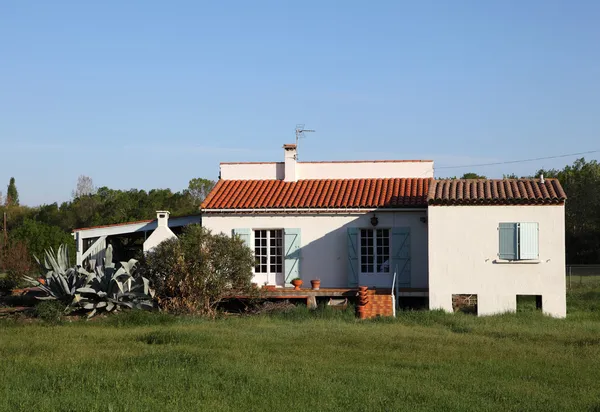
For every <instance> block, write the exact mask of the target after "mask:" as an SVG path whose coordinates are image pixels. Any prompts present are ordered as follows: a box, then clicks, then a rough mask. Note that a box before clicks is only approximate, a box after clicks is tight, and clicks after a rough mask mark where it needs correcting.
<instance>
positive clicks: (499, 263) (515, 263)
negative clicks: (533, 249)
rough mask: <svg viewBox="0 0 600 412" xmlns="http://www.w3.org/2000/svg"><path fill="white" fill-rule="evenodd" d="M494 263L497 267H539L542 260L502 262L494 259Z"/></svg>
mask: <svg viewBox="0 0 600 412" xmlns="http://www.w3.org/2000/svg"><path fill="white" fill-rule="evenodd" d="M492 263H495V264H497V265H537V264H540V263H542V261H541V260H539V259H535V260H500V259H494V260H493V261H492Z"/></svg>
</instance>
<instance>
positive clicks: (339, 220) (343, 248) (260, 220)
mask: <svg viewBox="0 0 600 412" xmlns="http://www.w3.org/2000/svg"><path fill="white" fill-rule="evenodd" d="M426 214H427V212H426V210H423V211H416V212H379V211H378V212H376V215H377V218H378V219H379V224H378V226H377V227H378V228H392V227H410V228H411V266H412V267H411V287H413V288H426V287H427V265H428V261H427V224H426V223H423V222H421V221H420V218H421V217H424V216H426ZM372 216H373V213H364V214H311V215H308V214H292V213H286V214H285V215H283V214H279V215H276V214H271V215H266V214H257V215H241V214H240V215H234V214H229V213H224V214H210V213H207V214H205V215H203V217H202V226H204V227H206V228H208V229H210V230H212V231H213V232H214V233H218V232H222V233H224V234H226V235H231V234H232V231H233V229H241V228H248V229H286V228H289V229H300V230H301V234H300V238H301V249H300V250H301V251H300V253H301V258H300V272H299V273H300V274H299V276H300V278H301V279H302V280H303V281H304V284H305V285H306V284H309V282H310V280H311V279H315V278H320V279H321V286H322V287H324V288H326V287H327V288H336V287H337V288H344V287H347V286H348V233H347V229H348V228H350V227H359V228H372V226H371V223H370V219H371V217H372ZM251 242H252V243H253V240H251ZM284 270H285V269H284ZM253 282H255V283H257V284H259V285H260V284H263V283H264V280H263V279H262V278H260V277H259V276H256V277H255V278H254V280H253ZM359 283H360V284H361V285H367V286H377V287H380V288H390V287H391V275H383V274H377V275H369V276H361V277H360V278H359Z"/></svg>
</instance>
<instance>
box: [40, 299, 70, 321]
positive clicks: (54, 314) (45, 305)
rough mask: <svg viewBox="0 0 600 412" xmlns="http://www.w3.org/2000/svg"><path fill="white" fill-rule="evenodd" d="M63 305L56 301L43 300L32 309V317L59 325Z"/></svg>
mask: <svg viewBox="0 0 600 412" xmlns="http://www.w3.org/2000/svg"><path fill="white" fill-rule="evenodd" d="M65 308H66V306H65V304H64V303H62V302H60V301H58V300H45V301H42V302H40V303H38V304H37V305H36V306H35V308H34V312H33V313H34V315H35V317H36V318H40V319H42V320H43V321H45V322H48V323H60V322H61V321H62V319H63V315H64V313H65Z"/></svg>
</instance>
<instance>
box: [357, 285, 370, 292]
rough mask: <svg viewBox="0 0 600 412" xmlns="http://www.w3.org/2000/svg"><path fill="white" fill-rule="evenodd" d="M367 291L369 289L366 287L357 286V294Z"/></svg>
mask: <svg viewBox="0 0 600 412" xmlns="http://www.w3.org/2000/svg"><path fill="white" fill-rule="evenodd" d="M367 289H369V287H368V286H359V287H358V291H359V292H366V291H367Z"/></svg>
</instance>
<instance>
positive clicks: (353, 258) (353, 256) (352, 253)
mask: <svg viewBox="0 0 600 412" xmlns="http://www.w3.org/2000/svg"><path fill="white" fill-rule="evenodd" d="M347 244H348V287H351V288H353V287H357V286H358V228H355V227H349V228H348V239H347Z"/></svg>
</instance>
